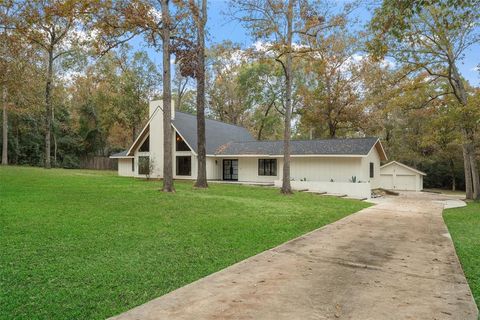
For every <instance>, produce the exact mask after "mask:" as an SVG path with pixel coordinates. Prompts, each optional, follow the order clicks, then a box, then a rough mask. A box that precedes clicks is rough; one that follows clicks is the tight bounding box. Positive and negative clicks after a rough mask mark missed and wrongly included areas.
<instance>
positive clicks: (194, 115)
mask: <svg viewBox="0 0 480 320" xmlns="http://www.w3.org/2000/svg"><path fill="white" fill-rule="evenodd" d="M177 112H178V113H183V114H185V115H187V116H192V117H195V118H196V117H197V115H196V114H191V113H187V112H183V111H175V113H177ZM174 120H175V119H174ZM205 120H210V121H215V122H219V123H221V124H226V125H229V126H233V127H237V128H241V129H244V130H247V128H245V127H242V126H239V125H237V124H232V123H227V122H223V121H220V120H217V119H212V118H208V117H205Z"/></svg>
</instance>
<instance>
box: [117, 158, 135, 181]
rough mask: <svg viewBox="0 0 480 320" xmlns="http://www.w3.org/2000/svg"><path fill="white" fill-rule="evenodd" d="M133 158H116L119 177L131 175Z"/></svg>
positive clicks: (132, 173)
mask: <svg viewBox="0 0 480 320" xmlns="http://www.w3.org/2000/svg"><path fill="white" fill-rule="evenodd" d="M132 160H133V158H120V159H118V175H119V176H121V177H133V176H134V175H135V170H132Z"/></svg>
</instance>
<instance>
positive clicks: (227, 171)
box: [223, 159, 238, 181]
mask: <svg viewBox="0 0 480 320" xmlns="http://www.w3.org/2000/svg"><path fill="white" fill-rule="evenodd" d="M223 180H231V181H238V159H223Z"/></svg>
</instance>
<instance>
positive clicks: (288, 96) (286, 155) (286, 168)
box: [280, 0, 294, 194]
mask: <svg viewBox="0 0 480 320" xmlns="http://www.w3.org/2000/svg"><path fill="white" fill-rule="evenodd" d="M293 2H294V0H289V1H288V12H287V55H286V56H287V61H286V64H285V85H286V88H285V131H284V134H283V181H282V189H281V190H280V191H281V193H283V194H291V193H292V186H291V185H290V135H291V117H292V34H293V32H292V28H293Z"/></svg>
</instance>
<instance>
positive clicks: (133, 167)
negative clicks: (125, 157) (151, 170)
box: [132, 158, 135, 171]
mask: <svg viewBox="0 0 480 320" xmlns="http://www.w3.org/2000/svg"><path fill="white" fill-rule="evenodd" d="M132 171H135V158H132Z"/></svg>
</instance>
